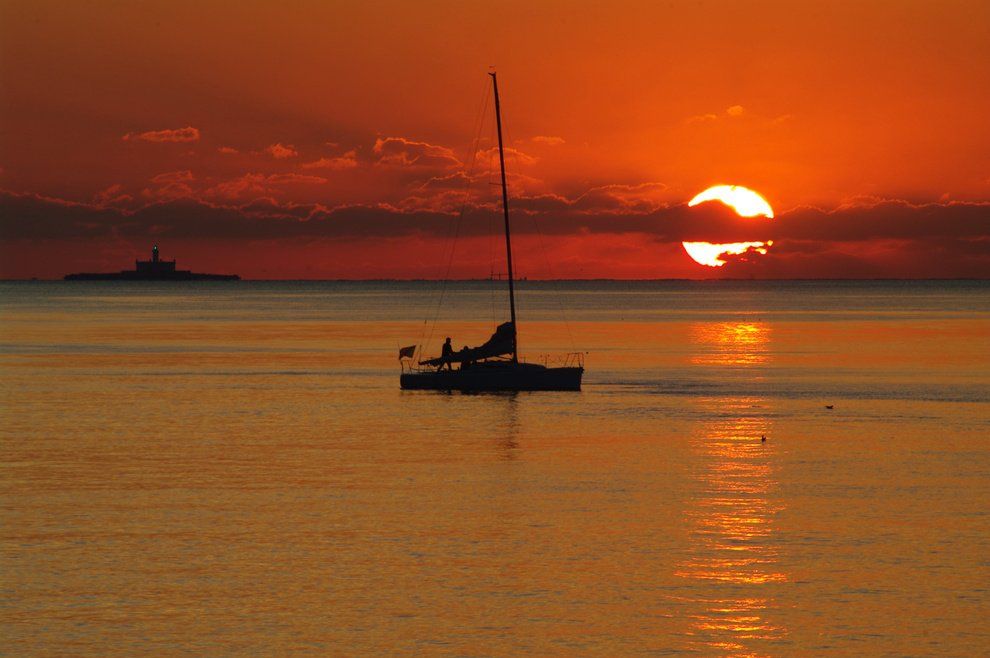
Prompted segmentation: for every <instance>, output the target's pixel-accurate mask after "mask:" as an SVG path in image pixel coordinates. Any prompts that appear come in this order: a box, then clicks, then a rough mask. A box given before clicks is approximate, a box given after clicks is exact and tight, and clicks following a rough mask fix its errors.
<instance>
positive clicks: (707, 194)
mask: <svg viewBox="0 0 990 658" xmlns="http://www.w3.org/2000/svg"><path fill="white" fill-rule="evenodd" d="M708 201H720V202H722V203H724V204H725V205H727V206H728V207H730V208H732V209H733V210H734V211H735V212H736V214H737V215H739V216H740V217H765V218H767V219H773V208H771V207H770V204H769V203H767V200H766V199H764V198H763V197H762V196H760V195H759V194H758V193H757V192H754V191H753V190H751V189H749V188H747V187H742V186H741V185H714V186H712V187H709V188H708V189H707V190H705V191H704V192H702V193H700V194H698V195H696V196H695V197H694V198H693V199H691V201H689V202H688V207H691V208H693V207H694V206H697V205H699V204H702V203H706V202H708ZM681 245H682V246H683V247H684V251H686V252H687V253H688V256H690V257H691V258H692V259H693V260H694V262H696V263H698V264H699V265H707V266H708V267H722V266H723V265H725V263H726V262H727V261H726V260H725V259H724V258H723V257H724V256H738V255H740V254H745V253H747V252H750V251H752V252H756V253H758V254H760V255H766V253H767V249H769V248H770V247H771V246H772V245H773V240H766V241H751V242H729V243H718V242H682V243H681Z"/></svg>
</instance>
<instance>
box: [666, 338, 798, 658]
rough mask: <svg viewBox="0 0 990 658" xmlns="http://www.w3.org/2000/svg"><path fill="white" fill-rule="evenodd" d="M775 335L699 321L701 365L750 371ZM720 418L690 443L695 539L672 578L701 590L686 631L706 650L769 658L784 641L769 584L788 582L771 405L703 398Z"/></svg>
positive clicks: (690, 515)
mask: <svg viewBox="0 0 990 658" xmlns="http://www.w3.org/2000/svg"><path fill="white" fill-rule="evenodd" d="M770 335H771V333H770V328H769V327H768V326H767V325H765V324H762V323H713V324H703V325H702V324H699V325H697V326H696V327H695V328H694V329H693V331H692V336H693V338H694V342H695V345H696V347H697V348H698V349H697V356H696V357H695V358H693V359H692V363H694V364H696V365H699V366H711V365H718V366H723V365H752V364H760V363H765V362H766V361H767V360H769V359H770V350H769V342H770ZM700 404H701V405H703V406H704V407H705V411H706V412H708V413H710V414H712V415H715V416H717V420H714V421H712V422H710V423H708V424H707V425H705V426H703V427H702V428H701V430H700V432H699V433H698V434H697V435H696V436H694V437H692V440H691V444H692V448H693V450H694V451H695V453H696V454H697V456H698V459H699V463H700V465H701V467H700V468H699V470H698V472H697V474H696V476H695V479H696V483H697V494H696V496H695V498H694V500H693V501H692V503H691V504H690V505H689V507H688V509H687V512H686V517H687V518H686V521H687V523H688V524H689V526H690V528H691V532H692V535H693V536H694V538H695V541H694V542H693V544H692V546H693V550H692V553H691V555H689V556H687V557H685V559H683V560H682V561H681V562H680V563H679V564H678V565H677V567H676V569H675V574H676V575H677V576H680V577H681V578H685V579H687V580H689V581H694V582H695V583H697V585H698V586H697V587H695V588H693V591H697V592H699V595H698V596H697V597H694V598H693V601H694V603H695V604H696V605H697V610H696V612H695V613H694V614H692V616H691V629H690V630H689V633H690V634H691V635H693V636H694V637H695V638H696V641H697V642H698V643H699V644H700V645H701V647H700V648H701V650H702V651H703V652H704V653H709V654H710V653H716V654H719V655H727V656H760V655H766V651H765V648H766V645H767V644H768V643H772V642H774V641H778V640H781V639H782V638H784V637H785V635H786V631H785V629H784V628H783V627H781V626H780V625H779V624H777V623H775V622H774V621H773V619H772V616H773V610H774V600H773V585H774V584H775V583H782V582H786V581H787V580H788V578H787V575H786V574H785V573H784V572H783V570H781V569H780V567H779V566H778V562H779V550H778V548H777V546H776V544H775V542H774V520H775V517H776V515H777V513H778V512H779V511H780V509H781V506H780V504H779V503H778V502H777V501H776V497H775V496H774V492H775V490H776V488H777V481H776V478H775V475H774V469H775V467H774V459H773V457H774V453H775V444H774V442H773V441H772V438H771V440H770V441H769V442H764V441H762V440H761V437H763V436H770V435H771V434H772V432H771V430H772V422H771V418H770V417H769V416H768V414H767V411H766V408H765V401H764V400H763V399H761V398H758V397H755V396H749V397H743V396H734V397H728V398H727V397H719V398H710V399H704V400H701V401H700Z"/></svg>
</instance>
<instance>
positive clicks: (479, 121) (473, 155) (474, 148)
mask: <svg viewBox="0 0 990 658" xmlns="http://www.w3.org/2000/svg"><path fill="white" fill-rule="evenodd" d="M490 95H491V92H490V91H487V85H486V92H485V94H484V98H483V100H482V103H481V108H480V109H479V111H478V115H477V117H476V119H475V122H474V125H475V130H474V140H473V142H472V144H471V146H470V147H469V148H470V151H469V153H468V158H467V160H468V166H467V173H466V174H465V180H464V182H463V184H462V189H461V194H462V203H461V207H460V210H459V211H458V213H457V221H456V223H455V224H454V234H453V238H452V239H451V240H450V254H449V256H448V257H447V259H446V260H447V266H446V269H445V270H444V275H443V278H442V279H441V283H440V295H439V299H438V300H437V306H436V310H435V311H434V313H433V322H432V323H431V324H430V329H429V335H428V336H427V338H426V341H425V343H424V344H423V345H424V347H423V350H425V349H426V346H427V345H429V344H430V343H431V342H432V341H433V333H434V331H435V329H436V325H437V320H438V319H439V317H440V310H441V309H442V307H443V300H444V297H445V296H446V292H447V283H448V281H449V279H450V270H451V268H452V267H453V264H454V253H455V251H456V247H457V238H458V236H459V235H460V230H461V224H462V221H463V219H464V212H465V210H466V209H467V206H468V203H469V201H470V198H469V195H468V188H469V186H470V184H471V179H472V177H473V175H474V167H475V163H476V161H477V155H478V144H479V142H480V141H481V131H482V130H483V128H484V117H485V114H486V113H487V109H488V99H489V98H490ZM421 335H422V334H421Z"/></svg>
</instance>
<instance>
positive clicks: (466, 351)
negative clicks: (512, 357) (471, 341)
mask: <svg viewBox="0 0 990 658" xmlns="http://www.w3.org/2000/svg"><path fill="white" fill-rule="evenodd" d="M515 346H516V327H515V325H513V324H512V323H511V322H503V323H502V324H500V325H498V327H497V328H496V329H495V333H494V334H492V337H491V338H489V339H488V341H487V342H486V343H485V344H484V345H481V346H479V347H465V348H463V349H461V350H458V351H456V352H454V353H453V354H451V355H450V362H451V363H464V362H465V361H479V360H481V359H488V358H491V357H493V356H502V355H503V354H512V353H513V352H514V351H515ZM441 363H443V359H442V358H439V357H438V358H436V359H430V360H428V361H420V364H422V365H424V366H439V365H440V364H441Z"/></svg>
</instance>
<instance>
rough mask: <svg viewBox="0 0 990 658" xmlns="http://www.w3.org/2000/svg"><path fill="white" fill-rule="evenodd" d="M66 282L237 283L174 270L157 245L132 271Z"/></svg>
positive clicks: (87, 274)
mask: <svg viewBox="0 0 990 658" xmlns="http://www.w3.org/2000/svg"><path fill="white" fill-rule="evenodd" d="M64 278H65V280H66V281H238V280H239V279H240V278H241V277H239V276H237V275H236V274H204V273H202V272H191V271H189V270H177V269H175V261H174V260H161V259H160V258H159V257H158V245H155V246H154V248H152V250H151V260H135V261H134V269H133V270H121V271H120V272H78V273H76V274H66V275H65V277H64Z"/></svg>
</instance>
